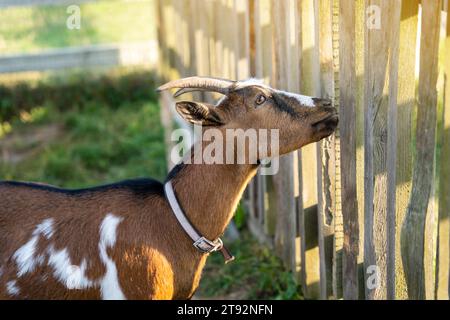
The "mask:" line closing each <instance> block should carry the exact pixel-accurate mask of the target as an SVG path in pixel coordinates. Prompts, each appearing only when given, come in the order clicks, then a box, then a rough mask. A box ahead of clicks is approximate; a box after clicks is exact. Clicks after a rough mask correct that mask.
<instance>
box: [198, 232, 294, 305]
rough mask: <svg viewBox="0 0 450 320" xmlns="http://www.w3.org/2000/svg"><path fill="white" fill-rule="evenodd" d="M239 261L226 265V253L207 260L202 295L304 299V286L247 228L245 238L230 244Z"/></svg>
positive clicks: (199, 294) (201, 285) (233, 297)
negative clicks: (224, 255)
mask: <svg viewBox="0 0 450 320" xmlns="http://www.w3.org/2000/svg"><path fill="white" fill-rule="evenodd" d="M229 249H230V251H231V252H232V253H233V254H234V255H235V257H236V260H235V261H233V262H231V263H229V264H226V265H225V264H224V262H223V258H222V255H221V254H219V253H216V254H212V255H211V256H210V258H208V261H207V263H206V267H205V269H204V271H203V277H202V280H201V282H200V288H199V290H198V291H197V293H196V295H197V296H199V297H201V298H214V297H221V298H231V299H269V300H271V299H300V298H301V296H300V288H299V286H298V285H297V284H296V283H295V281H294V279H293V277H292V274H291V273H289V272H287V271H285V268H284V267H283V265H282V262H281V260H280V259H278V258H277V257H276V256H275V255H274V253H273V251H272V250H270V249H269V248H267V247H265V246H261V245H260V244H258V243H257V241H256V240H255V239H254V238H253V237H252V236H251V235H250V234H249V233H248V231H246V230H244V231H243V232H241V239H239V240H237V241H236V242H234V243H232V244H231V245H230V246H229Z"/></svg>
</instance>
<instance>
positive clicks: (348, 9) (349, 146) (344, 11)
mask: <svg viewBox="0 0 450 320" xmlns="http://www.w3.org/2000/svg"><path fill="white" fill-rule="evenodd" d="M339 40H340V45H339V49H340V52H339V60H340V61H339V65H340V72H339V82H340V83H341V84H342V85H341V87H340V102H339V106H340V108H339V119H340V121H339V122H340V134H341V175H342V180H341V196H342V216H343V222H344V247H343V256H342V271H343V278H344V281H343V296H344V299H349V300H350V299H351V300H356V299H358V261H357V259H358V251H359V221H358V202H357V197H356V97H355V96H356V69H355V3H354V2H353V1H345V2H344V1H341V2H340V12H339Z"/></svg>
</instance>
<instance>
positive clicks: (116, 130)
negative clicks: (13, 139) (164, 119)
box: [0, 102, 166, 187]
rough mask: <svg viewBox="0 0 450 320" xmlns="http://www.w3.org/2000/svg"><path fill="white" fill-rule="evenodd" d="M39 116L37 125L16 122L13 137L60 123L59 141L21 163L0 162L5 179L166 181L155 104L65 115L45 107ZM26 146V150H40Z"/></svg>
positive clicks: (78, 183) (68, 183)
mask: <svg viewBox="0 0 450 320" xmlns="http://www.w3.org/2000/svg"><path fill="white" fill-rule="evenodd" d="M39 112H40V113H41V114H42V117H41V118H40V119H38V120H36V122H35V123H33V124H26V125H25V124H23V123H20V122H19V121H15V123H13V125H12V129H11V133H10V134H13V135H14V134H18V133H20V132H21V131H22V132H24V131H26V130H27V131H30V130H34V129H36V128H39V127H45V126H48V125H50V124H54V123H56V124H62V128H61V129H60V134H59V136H58V138H57V139H55V140H54V141H50V142H49V144H48V145H44V146H43V147H42V148H40V150H39V152H38V153H37V154H33V156H32V157H29V158H27V159H25V160H23V161H21V162H19V163H17V164H9V163H0V177H1V178H2V179H18V180H31V181H40V182H45V183H50V184H55V185H59V186H64V187H83V186H84V187H85V186H90V185H95V184H99V183H106V182H113V181H117V180H121V179H126V178H132V177H148V176H152V177H155V178H157V179H163V178H164V176H165V174H166V170H165V151H164V150H165V149H164V145H163V142H162V141H163V131H162V127H161V125H160V123H159V110H158V106H157V104H156V103H155V102H142V103H134V104H130V103H126V102H125V103H124V104H122V105H120V106H118V108H117V109H116V110H111V109H109V108H105V107H104V106H102V105H101V104H96V103H95V102H92V103H90V104H89V105H87V106H85V108H83V109H81V110H71V111H68V112H65V113H61V112H59V111H57V110H55V108H54V107H53V106H51V105H45V106H43V107H41V109H40V111H39ZM25 126H26V127H25ZM22 144H25V146H22V149H23V148H27V147H28V148H34V147H37V146H34V145H29V146H27V145H26V142H22ZM14 148H15V149H19V150H20V148H21V146H20V144H19V145H17V144H16V145H15V146H14Z"/></svg>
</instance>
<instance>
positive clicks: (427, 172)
mask: <svg viewBox="0 0 450 320" xmlns="http://www.w3.org/2000/svg"><path fill="white" fill-rule="evenodd" d="M440 9H441V1H424V2H422V21H421V23H422V30H421V38H420V74H419V100H418V114H417V130H416V148H417V157H416V161H415V166H414V173H413V184H412V190H411V197H410V201H409V205H408V209H407V212H406V216H405V220H404V223H403V227H402V233H401V250H402V260H403V265H404V268H405V276H406V281H407V286H408V296H409V298H410V299H424V298H425V297H426V293H425V264H427V263H428V262H426V261H424V248H425V242H426V239H425V222H426V217H427V209H428V204H429V201H430V195H431V193H432V187H433V175H434V174H433V172H434V151H435V126H436V102H437V95H436V82H437V74H438V73H437V69H438V59H437V57H438V50H439V27H440Z"/></svg>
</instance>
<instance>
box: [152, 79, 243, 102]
mask: <svg viewBox="0 0 450 320" xmlns="http://www.w3.org/2000/svg"><path fill="white" fill-rule="evenodd" d="M235 83H236V82H235V81H231V80H226V79H220V78H210V77H188V78H183V79H178V80H173V81H170V82H168V83H166V84H164V85H162V86H160V87H159V88H158V89H157V91H163V90H167V89H172V88H180V90H178V91H177V92H176V93H175V97H177V96H179V95H182V94H183V93H186V92H191V91H213V92H218V93H221V94H228V93H229V92H230V90H231V88H232V87H233V86H234V84H235Z"/></svg>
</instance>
